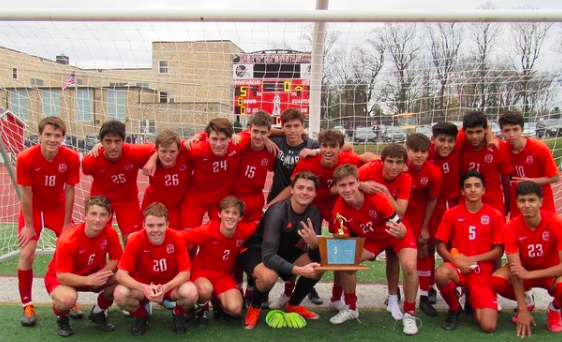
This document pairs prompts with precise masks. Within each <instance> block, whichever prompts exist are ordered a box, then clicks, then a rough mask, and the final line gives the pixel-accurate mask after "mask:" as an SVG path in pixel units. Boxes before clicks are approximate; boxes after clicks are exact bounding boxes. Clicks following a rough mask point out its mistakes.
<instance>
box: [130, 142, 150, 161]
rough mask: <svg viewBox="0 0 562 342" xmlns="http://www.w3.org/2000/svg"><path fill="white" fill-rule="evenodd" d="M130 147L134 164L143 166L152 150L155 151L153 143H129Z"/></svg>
mask: <svg viewBox="0 0 562 342" xmlns="http://www.w3.org/2000/svg"><path fill="white" fill-rule="evenodd" d="M129 146H130V148H131V154H132V156H133V160H134V161H135V164H137V165H140V166H143V165H144V164H146V162H147V161H148V159H150V157H152V155H153V154H154V152H156V147H155V146H154V145H153V144H150V143H147V144H140V145H129Z"/></svg>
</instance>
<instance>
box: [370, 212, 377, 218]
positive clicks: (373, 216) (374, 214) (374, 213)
mask: <svg viewBox="0 0 562 342" xmlns="http://www.w3.org/2000/svg"><path fill="white" fill-rule="evenodd" d="M369 216H371V217H372V218H377V212H376V211H374V210H369Z"/></svg>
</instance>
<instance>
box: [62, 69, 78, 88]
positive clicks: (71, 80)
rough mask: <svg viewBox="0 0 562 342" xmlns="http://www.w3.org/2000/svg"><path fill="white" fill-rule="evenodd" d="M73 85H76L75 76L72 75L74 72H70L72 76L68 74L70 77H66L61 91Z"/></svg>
mask: <svg viewBox="0 0 562 342" xmlns="http://www.w3.org/2000/svg"><path fill="white" fill-rule="evenodd" d="M73 84H76V74H75V73H74V71H73V72H72V74H70V76H68V79H67V80H66V82H64V84H63V85H62V90H65V89H67V88H68V87H70V86H71V85H73Z"/></svg>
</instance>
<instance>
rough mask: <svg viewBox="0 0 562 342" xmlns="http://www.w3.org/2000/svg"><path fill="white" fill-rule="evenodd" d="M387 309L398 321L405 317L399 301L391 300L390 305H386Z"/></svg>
mask: <svg viewBox="0 0 562 342" xmlns="http://www.w3.org/2000/svg"><path fill="white" fill-rule="evenodd" d="M386 311H387V312H389V313H390V314H391V315H392V318H394V319H395V320H397V321H399V320H401V319H402V318H404V314H403V313H402V310H400V305H399V304H398V302H395V301H392V300H391V301H389V302H388V305H387V306H386Z"/></svg>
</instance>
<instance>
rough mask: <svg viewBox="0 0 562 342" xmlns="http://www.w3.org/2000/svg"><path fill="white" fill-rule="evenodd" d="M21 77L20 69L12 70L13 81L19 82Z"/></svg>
mask: <svg viewBox="0 0 562 342" xmlns="http://www.w3.org/2000/svg"><path fill="white" fill-rule="evenodd" d="M19 76H20V73H19V70H18V68H12V79H14V80H17V79H18V78H19Z"/></svg>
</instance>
